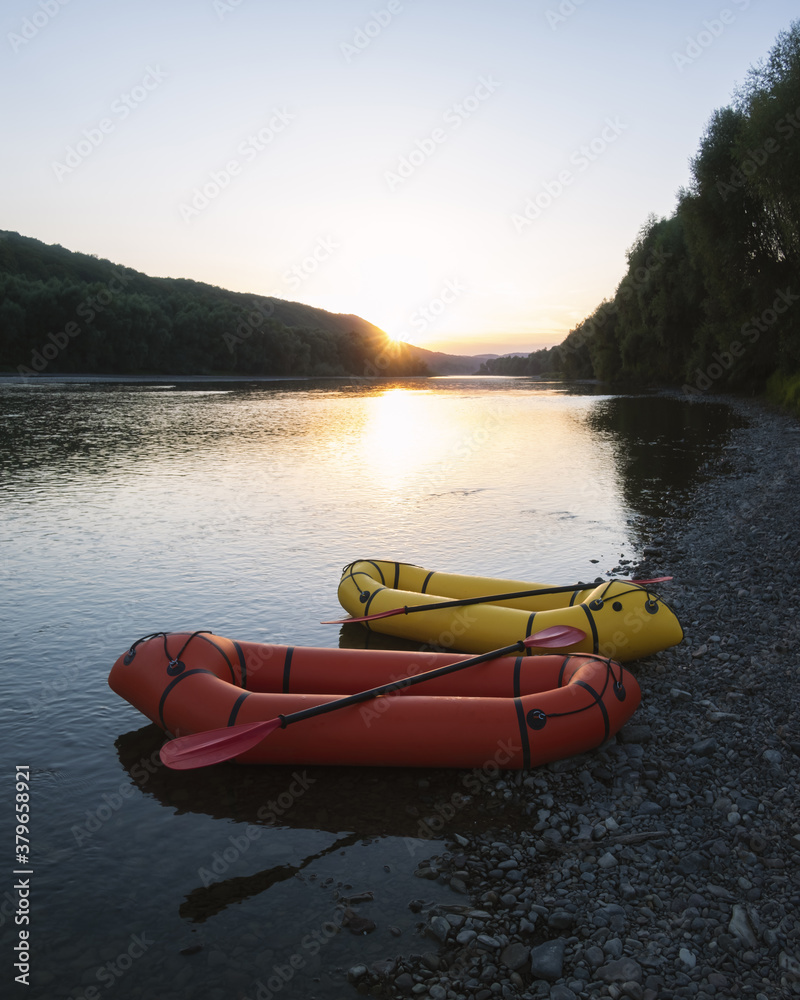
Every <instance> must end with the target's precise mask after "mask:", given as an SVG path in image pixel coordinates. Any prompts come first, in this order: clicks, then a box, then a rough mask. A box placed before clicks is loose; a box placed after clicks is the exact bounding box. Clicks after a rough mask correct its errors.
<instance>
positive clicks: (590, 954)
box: [584, 944, 606, 969]
mask: <svg viewBox="0 0 800 1000" xmlns="http://www.w3.org/2000/svg"><path fill="white" fill-rule="evenodd" d="M584 957H585V958H586V961H587V962H588V963H589V967H590V968H592V969H599V968H600V966H601V965H602V964H603V962H605V960H606V956H605V952H604V951H603V949H602V948H598V947H597V945H596V944H593V945H592V946H591V947H590V948H587V949H586V953H585V956H584Z"/></svg>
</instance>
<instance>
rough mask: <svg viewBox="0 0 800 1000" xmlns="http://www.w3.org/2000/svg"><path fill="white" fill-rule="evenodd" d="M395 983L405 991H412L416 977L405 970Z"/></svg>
mask: <svg viewBox="0 0 800 1000" xmlns="http://www.w3.org/2000/svg"><path fill="white" fill-rule="evenodd" d="M394 985H395V986H396V987H397V988H398V990H400V991H401V992H403V993H410V992H411V991H412V990H413V989H414V977H413V976H412V975H411V974H410V973H409V972H403V973H401V975H399V976H398V977H397V979H395V981H394Z"/></svg>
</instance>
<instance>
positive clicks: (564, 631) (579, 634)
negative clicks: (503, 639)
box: [524, 625, 586, 649]
mask: <svg viewBox="0 0 800 1000" xmlns="http://www.w3.org/2000/svg"><path fill="white" fill-rule="evenodd" d="M585 638H586V633H585V632H584V631H583V629H580V628H573V626H572V625H551V626H550V628H544V629H542V631H541V632H535V633H534V634H533V635H532V636H529V637H528V638H527V639H525V640H524V645H526V646H527V647H528V649H530V648H531V647H533V646H536V647H538V648H540V649H561V647H562V646H574V645H575V643H576V642H581V640H583V639H585Z"/></svg>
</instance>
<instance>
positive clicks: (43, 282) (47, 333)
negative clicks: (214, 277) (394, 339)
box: [0, 233, 427, 377]
mask: <svg viewBox="0 0 800 1000" xmlns="http://www.w3.org/2000/svg"><path fill="white" fill-rule="evenodd" d="M0 370H6V371H11V372H17V373H19V374H22V375H32V374H35V373H37V372H44V371H46V372H47V373H48V374H52V373H70V372H74V373H104V374H170V375H287V376H288V375H295V376H307V375H316V376H325V375H332V376H335V375H363V376H368V377H369V376H374V375H393V376H394V375H424V374H427V369H426V367H425V365H424V364H423V363H422V362H420V361H418V360H417V359H415V358H413V357H412V356H411V354H410V353H409V351H408V349H407V347H405V346H403V345H398V346H395V345H392V344H391V343H390V341H389V340H388V338H387V337H386V335H385V334H384V333H383V331H381V330H379V329H378V328H377V327H375V326H372V324H370V323H367V322H366V321H364V320H362V319H360V318H359V317H357V316H341V315H337V314H333V313H328V312H325V311H324V310H321V309H313V308H312V307H310V306H305V305H302V304H301V303H297V302H283V301H282V300H280V299H272V298H266V297H263V296H252V295H242V294H239V293H236V292H229V291H226V290H225V289H221V288H215V287H214V286H212V285H204V284H201V283H200V282H195V281H188V280H185V279H171V278H150V277H148V276H147V275H145V274H141V273H139V272H137V271H133V270H131V269H130V268H124V267H118V266H116V265H114V264H111V263H110V262H109V261H105V260H98V259H97V258H95V257H91V256H88V255H85V254H76V253H70V252H69V251H68V250H64V249H63V248H62V247H59V246H52V247H51V246H46V245H45V244H43V243H40V242H39V241H38V240H32V239H28V238H26V237H22V236H19V235H18V234H17V233H0Z"/></svg>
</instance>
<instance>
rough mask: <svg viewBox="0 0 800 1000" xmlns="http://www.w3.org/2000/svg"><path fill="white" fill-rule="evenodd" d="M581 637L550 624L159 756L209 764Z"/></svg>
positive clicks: (178, 744) (177, 744) (184, 740)
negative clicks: (354, 708)
mask: <svg viewBox="0 0 800 1000" xmlns="http://www.w3.org/2000/svg"><path fill="white" fill-rule="evenodd" d="M585 638H586V633H585V632H584V631H583V630H582V629H579V628H573V627H572V626H570V625H553V626H552V627H551V628H546V629H542V631H541V632H537V633H535V634H534V635H531V636H529V637H528V638H527V639H521V640H520V641H519V642H515V643H512V644H511V645H510V646H505V647H504V648H503V649H494V650H491V651H490V652H488V653H481V654H480V656H472V657H470V658H469V659H467V660H456V662H455V663H448V664H446V665H445V666H443V667H439V668H437V669H436V670H428V671H427V672H426V673H423V674H414V675H413V676H411V677H401V678H399V679H398V680H396V681H391V682H390V683H389V684H382V685H381V686H380V687H375V688H370V689H369V690H368V691H359V692H358V693H357V694H351V695H347V696H346V697H344V698H337V699H335V700H334V701H328V702H325V703H324V704H322V705H314V706H313V707H312V708H306V709H303V710H302V711H299V712H292V713H291V714H290V715H279V716H278V717H277V718H276V719H269V720H267V721H266V722H247V723H244V724H243V725H241V726H226V727H225V728H223V729H211V730H208V731H207V732H205V733H194V734H193V735H191V736H180V737H178V739H174V740H171V741H170V742H169V743H165V744H164V746H163V747H162V748H161V760H162V762H163V763H164V764H166V765H167V767H171V768H172V769H173V770H176V771H184V770H188V769H190V768H194V767H207V766H208V765H209V764H217V763H219V762H220V761H223V760H230V758H231V757H238V756H239V754H242V753H244V752H245V751H246V750H250V749H251V748H252V747H254V746H256V745H257V744H258V743H260V742H261V741H262V740H263V739H265V738H266V737H267V736H269V734H270V733H272V732H274V731H275V730H276V729H285V728H286V726H289V725H291V724H292V723H293V722H301V721H302V720H303V719H311V718H313V717H314V716H316V715H324V714H325V713H326V712H335V711H336V710H337V709H340V708H346V707H347V706H348V705H357V704H359V703H360V702H362V701H369V700H370V699H371V698H378V697H379V696H380V695H385V694H391V693H392V692H394V691H400V690H402V689H403V688H407V687H411V685H412V684H421V683H422V682H423V681H427V680H429V679H430V678H431V677H442V676H444V675H445V674H449V673H453V672H454V671H456V670H463V669H464V668H465V667H474V666H476V665H477V664H479V663H485V662H486V661H487V660H493V659H496V658H497V657H500V656H509V655H510V654H512V653H521V652H523V651H524V650H526V649H531V648H532V647H536V648H539V649H554V648H557V649H563V648H564V647H565V646H574V645H575V643H577V642H580V641H581V640H582V639H585Z"/></svg>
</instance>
